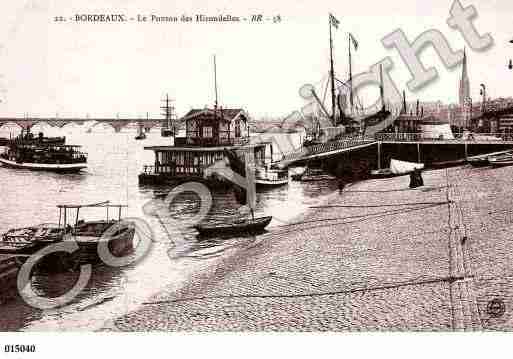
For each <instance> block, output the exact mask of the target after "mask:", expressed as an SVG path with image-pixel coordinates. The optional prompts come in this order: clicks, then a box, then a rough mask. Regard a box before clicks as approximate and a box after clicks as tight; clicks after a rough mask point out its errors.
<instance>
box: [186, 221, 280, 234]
mask: <svg viewBox="0 0 513 359" xmlns="http://www.w3.org/2000/svg"><path fill="white" fill-rule="evenodd" d="M271 220H272V217H260V218H254V219H252V218H248V219H241V220H236V221H232V222H227V223H217V224H199V225H197V226H195V229H196V230H197V231H198V232H199V234H200V235H202V236H209V237H210V236H221V237H222V236H225V235H233V234H257V233H261V232H263V231H264V230H265V227H267V225H268V224H269V223H271Z"/></svg>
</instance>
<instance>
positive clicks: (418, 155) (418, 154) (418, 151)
mask: <svg viewBox="0 0 513 359" xmlns="http://www.w3.org/2000/svg"><path fill="white" fill-rule="evenodd" d="M417 162H418V163H421V162H420V142H417Z"/></svg>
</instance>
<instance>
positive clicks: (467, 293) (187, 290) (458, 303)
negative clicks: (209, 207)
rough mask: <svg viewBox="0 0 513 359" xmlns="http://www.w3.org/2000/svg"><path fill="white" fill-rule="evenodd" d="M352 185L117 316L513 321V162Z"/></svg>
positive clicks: (137, 326) (143, 327)
mask: <svg viewBox="0 0 513 359" xmlns="http://www.w3.org/2000/svg"><path fill="white" fill-rule="evenodd" d="M423 177H424V183H425V186H424V187H420V188H417V189H414V190H412V189H409V188H408V184H409V178H408V176H402V177H395V178H391V179H386V180H368V181H363V182H359V183H356V184H354V185H351V186H346V187H345V189H344V190H343V191H342V192H341V193H334V194H333V195H331V197H329V199H328V200H327V201H326V203H324V205H322V206H318V207H317V208H311V209H310V211H309V212H308V213H307V214H305V215H304V216H303V217H302V218H300V219H297V221H296V222H295V223H290V224H288V225H281V226H279V227H277V228H275V229H273V231H272V232H271V233H269V234H267V235H264V236H263V237H261V238H260V239H259V240H258V241H257V242H256V243H255V245H252V246H251V247H249V248H244V249H238V250H234V251H233V252H232V253H231V254H230V255H229V256H225V257H220V258H216V259H213V260H211V261H210V262H209V263H208V265H205V267H204V268H202V269H201V270H198V273H196V274H195V275H192V276H190V279H189V280H188V282H187V283H186V284H185V285H183V286H182V287H179V288H176V287H175V288H174V289H169V290H165V291H163V292H161V293H159V294H157V295H155V296H154V297H153V298H151V299H149V300H147V302H146V303H145V304H144V305H142V306H141V307H140V308H139V309H137V310H135V311H133V312H131V313H129V314H128V315H125V316H122V317H120V318H118V319H117V320H116V321H115V322H114V324H115V326H113V329H115V330H121V331H148V330H159V331H160V330H162V331H164V330H166V331H169V330H171V331H360V330H419V331H423V330H428V331H432V330H451V331H452V330H455V331H460V330H465V331H467V330H468V331H474V330H505V329H509V330H510V329H511V328H512V327H513V315H512V312H511V311H510V310H509V308H511V306H512V305H513V299H512V298H513V285H512V284H513V270H512V269H511V258H512V256H513V242H512V241H511V235H512V234H513V211H512V209H511V203H512V202H513V190H512V187H511V185H510V184H511V178H512V177H513V167H504V168H499V169H492V168H484V169H483V168H480V169H475V168H472V167H470V166H460V167H452V168H448V169H438V170H432V171H426V172H424V173H423Z"/></svg>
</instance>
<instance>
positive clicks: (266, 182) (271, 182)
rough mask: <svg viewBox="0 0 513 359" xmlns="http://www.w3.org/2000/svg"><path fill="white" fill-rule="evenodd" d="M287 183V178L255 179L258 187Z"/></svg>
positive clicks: (277, 185)
mask: <svg viewBox="0 0 513 359" xmlns="http://www.w3.org/2000/svg"><path fill="white" fill-rule="evenodd" d="M287 183H289V179H288V178H284V179H280V180H267V179H255V184H256V185H257V186H259V187H279V186H283V185H286V184H287Z"/></svg>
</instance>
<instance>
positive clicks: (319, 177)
mask: <svg viewBox="0 0 513 359" xmlns="http://www.w3.org/2000/svg"><path fill="white" fill-rule="evenodd" d="M295 178H299V180H300V181H301V182H315V181H326V180H334V179H336V177H335V176H332V175H330V174H328V173H326V172H325V171H323V170H322V169H321V168H311V167H307V168H306V170H305V172H304V173H303V174H301V176H300V177H295Z"/></svg>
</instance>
